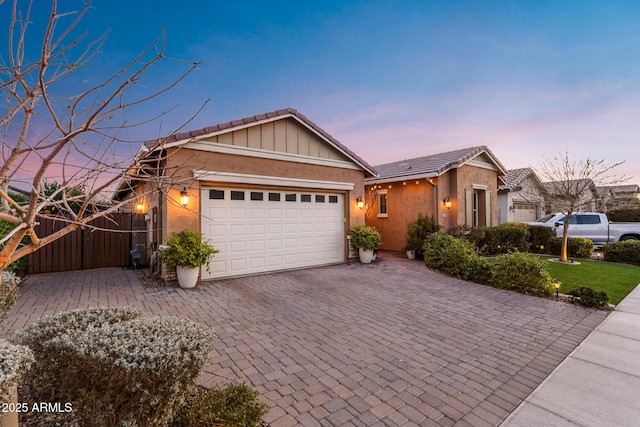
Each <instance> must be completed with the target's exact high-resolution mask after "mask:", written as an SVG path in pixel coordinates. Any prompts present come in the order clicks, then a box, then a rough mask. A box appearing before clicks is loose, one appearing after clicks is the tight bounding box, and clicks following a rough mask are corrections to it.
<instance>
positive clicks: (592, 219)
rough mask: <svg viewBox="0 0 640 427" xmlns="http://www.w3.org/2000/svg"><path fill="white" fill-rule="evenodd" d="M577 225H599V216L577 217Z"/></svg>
mask: <svg viewBox="0 0 640 427" xmlns="http://www.w3.org/2000/svg"><path fill="white" fill-rule="evenodd" d="M577 216H578V224H590V225H593V224H600V215H577Z"/></svg>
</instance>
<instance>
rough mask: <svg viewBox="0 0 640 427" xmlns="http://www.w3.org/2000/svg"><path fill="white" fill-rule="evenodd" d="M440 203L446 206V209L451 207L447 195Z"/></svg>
mask: <svg viewBox="0 0 640 427" xmlns="http://www.w3.org/2000/svg"><path fill="white" fill-rule="evenodd" d="M442 203H444V205H445V206H446V207H447V209H451V199H450V198H448V197H445V198H444V199H442Z"/></svg>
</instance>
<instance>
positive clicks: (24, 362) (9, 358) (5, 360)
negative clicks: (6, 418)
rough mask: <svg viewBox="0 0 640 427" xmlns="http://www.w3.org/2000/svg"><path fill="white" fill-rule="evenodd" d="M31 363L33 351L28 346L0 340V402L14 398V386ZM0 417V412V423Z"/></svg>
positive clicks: (0, 419) (0, 418) (0, 415)
mask: <svg viewBox="0 0 640 427" xmlns="http://www.w3.org/2000/svg"><path fill="white" fill-rule="evenodd" d="M32 363H33V352H32V351H31V350H30V349H29V348H28V347H26V346H23V345H14V344H11V343H10V342H9V341H7V340H0V404H3V403H8V402H11V401H12V400H13V399H15V398H16V396H15V394H14V393H15V388H14V386H15V385H16V383H17V381H18V380H19V379H20V377H21V376H22V375H23V374H24V373H25V372H26V371H27V370H28V369H29V367H30V366H31V364H32ZM2 418H3V414H2V412H0V424H2Z"/></svg>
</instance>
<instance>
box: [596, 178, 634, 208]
mask: <svg viewBox="0 0 640 427" xmlns="http://www.w3.org/2000/svg"><path fill="white" fill-rule="evenodd" d="M598 195H599V196H600V202H599V207H600V209H601V210H602V211H603V212H609V211H611V210H615V209H624V208H637V207H638V206H639V205H640V186H638V184H629V185H607V186H602V187H598Z"/></svg>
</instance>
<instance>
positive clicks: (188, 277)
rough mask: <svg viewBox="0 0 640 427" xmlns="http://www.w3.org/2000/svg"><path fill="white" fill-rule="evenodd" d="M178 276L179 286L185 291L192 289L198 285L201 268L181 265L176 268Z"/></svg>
mask: <svg viewBox="0 0 640 427" xmlns="http://www.w3.org/2000/svg"><path fill="white" fill-rule="evenodd" d="M176 275H177V276H178V285H180V287H181V288H183V289H190V288H193V287H194V286H195V285H196V283H198V276H199V275H200V267H188V266H182V265H179V266H177V267H176Z"/></svg>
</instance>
